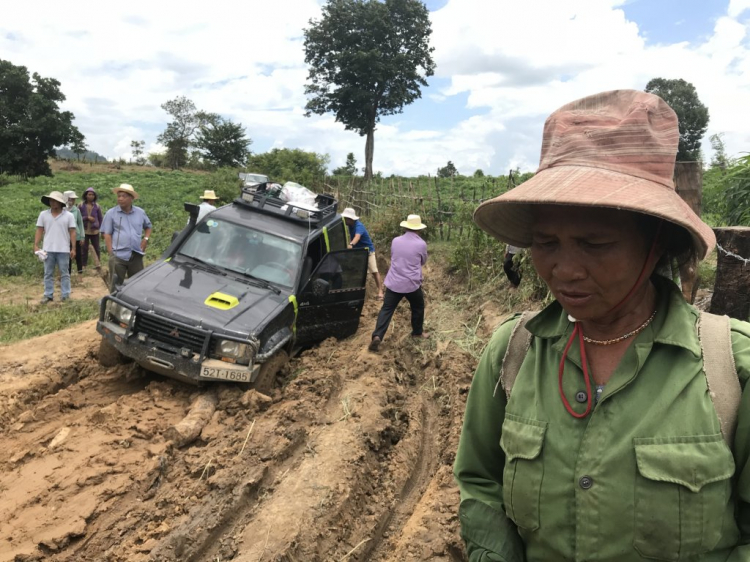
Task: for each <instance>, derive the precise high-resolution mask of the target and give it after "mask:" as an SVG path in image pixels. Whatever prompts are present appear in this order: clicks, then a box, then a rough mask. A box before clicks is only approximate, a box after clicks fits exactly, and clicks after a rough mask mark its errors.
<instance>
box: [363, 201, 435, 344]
mask: <svg viewBox="0 0 750 562" xmlns="http://www.w3.org/2000/svg"><path fill="white" fill-rule="evenodd" d="M401 228H403V229H404V233H403V234H402V235H401V236H398V237H396V238H394V239H393V242H391V267H390V269H388V274H387V275H386V276H385V281H384V285H385V297H384V298H383V307H382V308H381V309H380V314H378V322H377V324H376V325H375V331H374V332H373V333H372V341H371V342H370V347H369V349H370V351H377V350H378V349H379V347H380V342H382V341H383V338H384V337H385V332H386V330H388V325H389V324H390V323H391V318H393V313H394V312H395V311H396V307H397V306H398V303H400V302H401V299H403V298H405V299H406V300H408V301H409V306H410V307H411V335H412V337H415V338H427V337H429V336H428V335H427V333H425V332H424V331H423V330H422V327H423V324H424V293H423V292H422V266H423V265H424V264H425V263H426V262H427V243H426V242H425V241H424V240H423V239H422V237H421V236H420V235H419V232H420V231H422V230H424V229H425V228H427V226H426V225H424V224H422V219H421V218H420V216H419V215H409V216H408V217H407V219H406V220H405V221H401Z"/></svg>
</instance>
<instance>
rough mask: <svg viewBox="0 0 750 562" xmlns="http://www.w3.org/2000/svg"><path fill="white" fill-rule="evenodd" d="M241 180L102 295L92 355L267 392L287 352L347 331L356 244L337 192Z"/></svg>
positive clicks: (361, 264) (357, 280) (361, 289)
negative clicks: (283, 196)
mask: <svg viewBox="0 0 750 562" xmlns="http://www.w3.org/2000/svg"><path fill="white" fill-rule="evenodd" d="M264 187H265V186H264V185H261V186H259V187H258V186H255V187H253V188H242V189H241V196H240V197H238V198H237V199H235V200H234V201H233V202H232V203H231V204H229V205H225V206H223V207H220V208H219V209H217V210H215V211H212V212H211V213H209V214H208V215H206V216H205V217H203V219H202V220H201V221H200V222H199V223H197V224H196V217H197V207H196V206H194V205H190V204H185V208H186V210H188V211H189V212H190V214H191V217H190V221H189V222H188V225H187V226H186V227H185V229H184V230H183V231H182V232H180V233H179V234H177V235H176V236H175V238H174V240H173V241H172V243H171V245H170V247H169V248H168V249H167V250H166V251H165V253H164V254H163V255H162V256H161V257H160V259H159V260H158V261H157V262H156V263H154V264H152V265H150V266H149V267H147V268H146V269H144V270H143V271H141V272H140V273H138V274H137V275H134V276H133V277H132V278H130V279H129V280H128V281H127V282H126V283H124V284H122V285H121V286H119V287H118V288H117V290H116V291H115V292H114V293H113V294H112V295H109V296H107V297H105V298H104V299H103V300H102V304H101V310H100V313H99V322H98V323H97V331H98V332H99V333H100V334H102V344H101V347H100V353H99V360H100V361H101V362H102V363H103V364H105V365H113V364H115V363H117V362H120V361H122V360H124V359H125V358H130V359H132V360H135V361H136V362H137V363H138V364H140V365H141V366H142V367H144V368H146V369H148V370H150V371H154V372H156V373H160V374H163V375H166V376H169V377H173V378H176V379H181V380H184V381H188V382H192V383H202V382H207V381H237V382H240V383H247V384H252V385H253V386H254V387H255V388H257V389H258V390H261V391H263V392H268V391H269V390H270V389H271V388H272V386H273V384H274V381H275V379H276V374H277V372H278V371H279V369H280V368H281V367H282V366H283V365H284V364H286V362H287V361H288V358H289V357H290V355H292V354H294V353H296V352H297V351H298V350H299V349H301V348H304V347H307V346H311V345H313V344H315V343H317V342H320V341H322V340H324V339H326V338H329V337H331V336H335V337H337V338H344V337H347V336H350V335H352V334H353V333H354V332H355V331H356V330H357V327H358V325H359V318H360V313H361V311H362V306H363V304H364V298H365V280H366V275H367V251H366V250H348V249H347V245H348V240H349V236H348V233H347V229H346V224H345V223H344V221H343V219H342V218H341V216H340V215H338V214H337V212H336V209H337V206H338V203H337V201H336V200H335V199H334V198H333V197H331V196H328V195H318V196H317V198H316V204H315V206H307V205H295V204H294V203H288V202H285V201H282V200H280V199H277V198H274V197H271V196H269V195H268V192H267V191H265V189H264Z"/></svg>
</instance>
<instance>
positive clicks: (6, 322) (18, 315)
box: [0, 299, 99, 343]
mask: <svg viewBox="0 0 750 562" xmlns="http://www.w3.org/2000/svg"><path fill="white" fill-rule="evenodd" d="M98 314H99V301H98V300H96V299H95V300H85V301H69V302H67V303H65V304H59V305H58V304H49V305H45V306H44V307H42V306H40V305H38V304H36V300H35V301H33V303H28V304H8V305H0V343H11V342H15V341H19V340H24V339H28V338H33V337H36V336H43V335H45V334H49V333H51V332H56V331H57V330H62V329H63V328H68V327H70V326H72V325H74V324H78V323H79V322H85V321H87V320H92V319H94V318H96V317H97V315H98Z"/></svg>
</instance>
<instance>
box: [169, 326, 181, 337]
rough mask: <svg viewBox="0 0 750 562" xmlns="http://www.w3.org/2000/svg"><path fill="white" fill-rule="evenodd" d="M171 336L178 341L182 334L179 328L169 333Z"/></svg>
mask: <svg viewBox="0 0 750 562" xmlns="http://www.w3.org/2000/svg"><path fill="white" fill-rule="evenodd" d="M169 335H170V336H172V337H173V338H177V339H179V338H180V332H179V330H178V329H177V328H175V329H174V330H172V331H171V332H169Z"/></svg>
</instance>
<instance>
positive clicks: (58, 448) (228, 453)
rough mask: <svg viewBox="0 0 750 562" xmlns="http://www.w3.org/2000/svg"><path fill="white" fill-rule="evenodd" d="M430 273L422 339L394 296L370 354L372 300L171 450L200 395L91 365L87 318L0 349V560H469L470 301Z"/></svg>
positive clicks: (228, 395)
mask: <svg viewBox="0 0 750 562" xmlns="http://www.w3.org/2000/svg"><path fill="white" fill-rule="evenodd" d="M426 278H427V280H428V281H427V284H426V292H427V295H428V299H427V307H428V309H427V310H428V312H427V328H428V329H430V330H431V331H432V332H433V336H434V337H433V338H431V339H430V340H426V341H415V340H413V339H412V338H410V337H409V329H408V322H409V320H408V306H407V305H406V302H404V303H403V305H402V307H400V309H399V311H398V312H397V314H396V316H395V317H394V322H393V325H392V327H393V329H392V331H390V332H389V333H388V335H387V337H386V340H385V342H384V344H383V345H382V347H381V351H380V352H379V353H378V354H373V353H370V352H369V351H367V344H368V342H369V337H370V336H369V334H370V332H371V330H372V328H373V326H374V323H375V318H376V316H377V312H378V310H379V304H380V303H379V302H378V301H376V300H368V302H367V303H366V305H365V310H364V312H363V317H362V322H361V325H360V330H359V332H358V333H357V334H356V335H355V336H353V337H352V338H349V339H347V340H344V341H340V342H337V341H335V340H329V341H326V342H324V343H323V344H321V345H320V346H318V347H316V348H314V349H312V350H309V351H306V352H304V353H302V354H301V355H300V356H299V357H297V358H295V359H293V360H292V362H291V363H290V364H289V365H288V367H287V368H286V369H285V371H284V372H283V374H282V377H281V378H282V380H280V381H279V385H278V387H277V388H276V390H275V391H274V394H273V396H272V397H271V398H268V397H266V396H264V395H261V394H258V393H256V392H255V391H253V390H249V391H243V390H241V389H239V388H237V387H235V386H232V385H229V384H222V385H219V386H217V387H213V388H214V391H216V392H217V394H218V402H217V407H216V411H215V413H214V414H213V417H212V418H211V420H210V422H209V423H208V424H207V425H206V426H205V427H204V428H203V430H202V432H201V434H200V437H199V438H198V439H197V440H195V441H193V442H192V443H190V444H189V445H187V446H185V447H183V448H177V447H176V446H175V445H174V443H173V442H172V441H170V440H169V439H168V436H169V434H170V432H169V430H170V428H171V427H172V426H174V425H175V424H176V423H178V422H179V421H180V420H181V419H182V418H184V417H185V415H186V413H187V411H188V410H189V408H190V405H191V403H192V402H193V401H194V400H195V399H196V398H197V397H198V396H199V395H200V394H201V393H204V392H207V390H206V389H198V388H195V387H192V386H189V385H186V384H183V383H180V382H177V381H173V380H170V379H166V378H162V377H159V376H158V375H154V374H151V373H149V372H147V371H144V370H143V369H141V368H140V367H137V366H135V365H133V364H130V365H122V366H118V367H115V368H110V369H105V368H102V367H100V366H99V364H98V363H97V360H96V353H97V349H98V343H99V337H98V335H97V334H96V331H95V329H94V323H93V322H88V323H85V324H82V325H79V326H76V327H74V328H71V329H68V330H65V331H61V332H57V333H55V334H50V335H48V336H44V337H41V338H36V339H34V340H28V341H24V342H21V343H18V344H14V345H12V346H6V347H0V440H1V445H0V447H1V450H2V451H3V453H4V454H3V455H2V459H0V464H1V468H2V471H1V472H0V497H1V498H2V501H0V562H6V561H19V562H20V561H37V560H52V561H70V562H73V561H76V562H80V561H97V562H98V561H112V562H114V561H129V562H131V561H136V562H137V561H144V562H145V561H160V562H162V561H163V562H176V561H180V562H198V561H211V562H218V561H222V562H223V561H227V560H235V561H243V562H250V561H252V562H257V561H259V560H265V561H272V560H279V561H290V562H291V561H305V562H307V561H328V560H332V561H339V560H348V561H355V560H359V561H363V560H370V561H385V560H434V561H449V560H450V561H459V560H465V557H464V554H463V546H462V542H461V539H460V537H459V534H458V518H457V508H458V492H457V489H456V487H455V485H454V483H453V478H452V474H451V465H452V462H453V459H454V456H455V450H456V445H457V441H458V435H459V432H460V427H461V417H462V414H463V409H464V403H465V399H466V392H467V390H468V388H469V384H470V382H471V375H472V371H473V369H474V367H475V365H476V358H475V356H474V355H472V354H470V353H468V352H467V351H464V349H474V348H476V347H481V339H482V338H481V337H477V336H476V334H475V333H473V332H472V329H474V331H476V326H477V325H478V320H477V319H478V318H479V310H477V309H474V310H467V307H466V306H465V305H463V306H458V305H456V304H454V303H451V302H450V301H449V299H450V297H449V295H451V294H452V293H453V292H454V290H453V289H452V288H451V286H450V282H449V281H448V280H447V278H446V277H444V276H443V274H442V272H440V271H437V268H436V267H435V268H433V269H432V270H428V271H427V274H426ZM487 308H488V307H487V305H483V307H482V309H483V318H484V320H485V324H482V323H481V322H480V323H479V324H481V326H480V327H481V328H483V330H484V331H483V333H482V334H480V335H481V336H486V335H487V332H488V330H489V329H490V328H491V326H490V325H486V324H487V323H489V324H492V325H494V324H495V323H496V322H497V319H498V318H499V315H498V314H497V312H495V313H494V314H491V313H489V312H488V310H487ZM471 338H474V339H473V341H469V339H471ZM457 342H459V343H461V346H462V347H460V346H459V345H458V343H457ZM467 342H468V343H467ZM462 348H463V349H462Z"/></svg>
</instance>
